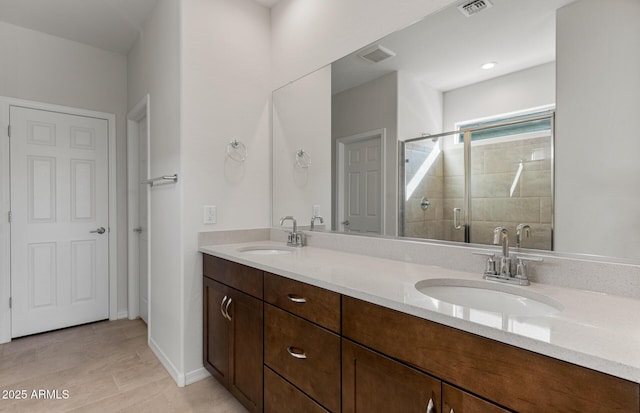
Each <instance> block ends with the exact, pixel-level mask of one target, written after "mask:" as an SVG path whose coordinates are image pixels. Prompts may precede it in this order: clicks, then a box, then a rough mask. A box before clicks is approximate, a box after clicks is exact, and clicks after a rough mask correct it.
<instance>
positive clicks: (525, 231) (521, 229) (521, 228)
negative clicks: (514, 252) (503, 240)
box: [516, 224, 531, 248]
mask: <svg viewBox="0 0 640 413" xmlns="http://www.w3.org/2000/svg"><path fill="white" fill-rule="evenodd" d="M522 235H524V236H525V237H527V238H529V237H530V236H531V227H530V226H529V225H528V224H518V226H517V227H516V248H520V245H521V244H522Z"/></svg>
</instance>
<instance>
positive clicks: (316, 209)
mask: <svg viewBox="0 0 640 413" xmlns="http://www.w3.org/2000/svg"><path fill="white" fill-rule="evenodd" d="M318 215H320V205H314V206H313V208H312V210H311V216H312V217H317V216H318Z"/></svg>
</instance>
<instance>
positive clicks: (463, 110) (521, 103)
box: [443, 62, 556, 132]
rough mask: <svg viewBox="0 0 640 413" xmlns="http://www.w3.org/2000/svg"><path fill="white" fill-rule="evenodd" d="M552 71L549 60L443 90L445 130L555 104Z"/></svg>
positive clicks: (554, 80) (554, 82) (552, 65)
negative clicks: (523, 68) (481, 80)
mask: <svg viewBox="0 0 640 413" xmlns="http://www.w3.org/2000/svg"><path fill="white" fill-rule="evenodd" d="M555 70H556V66H555V62H551V63H546V64H543V65H540V66H534V67H532V68H529V69H525V70H521V71H518V72H514V73H510V74H508V75H504V76H500V77H497V78H494V79H490V80H485V81H484V82H479V83H475V84H473V85H469V86H465V87H461V88H458V89H454V90H450V91H448V92H445V93H444V129H445V130H444V131H452V130H455V124H456V122H461V121H468V120H474V119H479V118H485V117H488V116H495V115H499V114H504V113H511V112H517V111H521V110H525V109H531V108H536V107H540V106H546V105H550V104H553V103H555V101H556V73H555ZM444 131H443V132H444Z"/></svg>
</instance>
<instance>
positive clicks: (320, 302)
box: [264, 272, 340, 333]
mask: <svg viewBox="0 0 640 413" xmlns="http://www.w3.org/2000/svg"><path fill="white" fill-rule="evenodd" d="M264 300H265V301H266V302H268V303H270V304H273V305H275V306H277V307H280V308H282V309H284V310H287V311H289V312H291V313H293V314H296V315H299V316H300V317H302V318H305V319H307V320H309V321H311V322H314V323H316V324H320V325H321V326H323V327H325V328H327V329H329V330H331V331H333V332H336V333H340V294H338V293H334V292H333V291H328V290H325V289H323V288H320V287H315V286H313V285H309V284H305V283H302V282H299V281H295V280H291V279H289V278H285V277H281V276H279V275H275V274H270V273H268V272H265V273H264Z"/></svg>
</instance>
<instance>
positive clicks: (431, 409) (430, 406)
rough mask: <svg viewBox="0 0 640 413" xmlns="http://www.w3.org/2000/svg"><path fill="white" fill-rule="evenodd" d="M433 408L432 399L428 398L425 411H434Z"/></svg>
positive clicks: (428, 412) (432, 412)
mask: <svg viewBox="0 0 640 413" xmlns="http://www.w3.org/2000/svg"><path fill="white" fill-rule="evenodd" d="M433 408H434V405H433V399H429V404H427V413H434V412H435V410H433Z"/></svg>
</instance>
